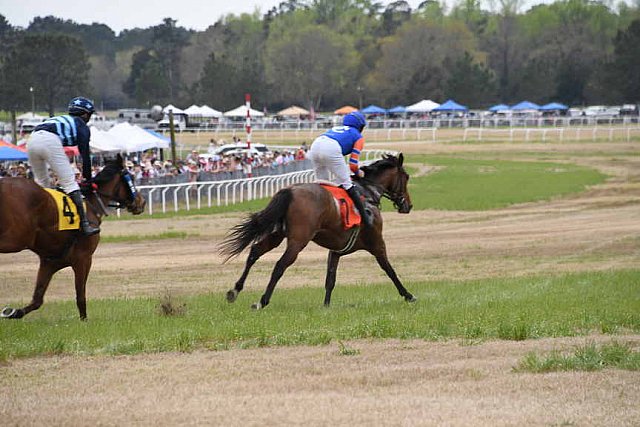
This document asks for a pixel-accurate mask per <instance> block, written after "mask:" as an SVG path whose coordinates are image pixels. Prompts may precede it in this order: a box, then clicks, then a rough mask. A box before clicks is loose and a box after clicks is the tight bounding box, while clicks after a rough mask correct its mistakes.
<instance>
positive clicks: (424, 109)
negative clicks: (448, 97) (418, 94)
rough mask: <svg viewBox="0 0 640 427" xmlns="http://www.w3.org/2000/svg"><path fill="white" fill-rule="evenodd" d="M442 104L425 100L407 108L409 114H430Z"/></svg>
mask: <svg viewBox="0 0 640 427" xmlns="http://www.w3.org/2000/svg"><path fill="white" fill-rule="evenodd" d="M439 106H440V104H438V103H437V102H433V101H432V100H430V99H423V100H422V101H420V102H416V103H415V104H413V105H409V106H408V107H407V108H406V111H407V113H428V112H430V111H431V110H433V109H434V108H436V107H439Z"/></svg>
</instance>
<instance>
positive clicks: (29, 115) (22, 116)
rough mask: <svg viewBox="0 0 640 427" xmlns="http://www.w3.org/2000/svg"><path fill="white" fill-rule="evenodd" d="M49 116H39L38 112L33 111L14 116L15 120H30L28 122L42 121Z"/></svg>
mask: <svg viewBox="0 0 640 427" xmlns="http://www.w3.org/2000/svg"><path fill="white" fill-rule="evenodd" d="M48 118H49V117H47V116H41V115H39V114H34V113H24V114H20V115H19V116H18V117H16V120H26V121H30V122H42V121H44V120H46V119H48Z"/></svg>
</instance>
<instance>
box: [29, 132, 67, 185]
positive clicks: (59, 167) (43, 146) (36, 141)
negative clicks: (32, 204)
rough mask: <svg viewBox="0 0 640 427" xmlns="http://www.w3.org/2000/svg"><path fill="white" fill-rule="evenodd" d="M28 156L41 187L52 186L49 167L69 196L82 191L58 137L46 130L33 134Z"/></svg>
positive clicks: (34, 175) (30, 139)
mask: <svg viewBox="0 0 640 427" xmlns="http://www.w3.org/2000/svg"><path fill="white" fill-rule="evenodd" d="M27 154H28V155H29V164H30V165H31V170H32V171H33V177H34V178H35V180H36V182H37V183H38V184H40V185H41V186H43V187H45V188H48V187H50V186H51V180H50V179H49V167H51V170H53V172H54V173H55V174H56V176H57V177H58V184H59V185H60V187H62V189H63V190H64V192H65V193H67V194H69V193H71V192H72V191H76V190H79V189H80V186H79V185H78V182H77V181H76V177H75V173H74V172H73V168H72V167H71V164H70V163H69V159H68V158H67V155H66V154H65V153H64V149H63V148H62V142H61V141H60V138H59V137H58V135H56V134H53V133H51V132H47V131H46V130H39V131H37V132H33V133H32V134H31V137H30V138H29V142H28V143H27Z"/></svg>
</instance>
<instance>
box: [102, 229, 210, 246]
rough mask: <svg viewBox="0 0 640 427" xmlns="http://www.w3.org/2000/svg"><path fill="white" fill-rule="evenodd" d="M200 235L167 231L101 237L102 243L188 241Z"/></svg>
mask: <svg viewBox="0 0 640 427" xmlns="http://www.w3.org/2000/svg"><path fill="white" fill-rule="evenodd" d="M196 236H198V234H191V233H190V234H187V233H186V232H184V231H165V232H162V233H157V234H127V235H120V236H101V237H100V243H122V242H142V241H151V240H165V239H186V238H187V237H196Z"/></svg>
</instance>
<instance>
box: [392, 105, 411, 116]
mask: <svg viewBox="0 0 640 427" xmlns="http://www.w3.org/2000/svg"><path fill="white" fill-rule="evenodd" d="M388 111H389V112H390V113H391V114H400V113H406V111H407V109H406V108H405V107H403V106H402V105H396V106H395V107H393V108H389V110H388Z"/></svg>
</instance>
